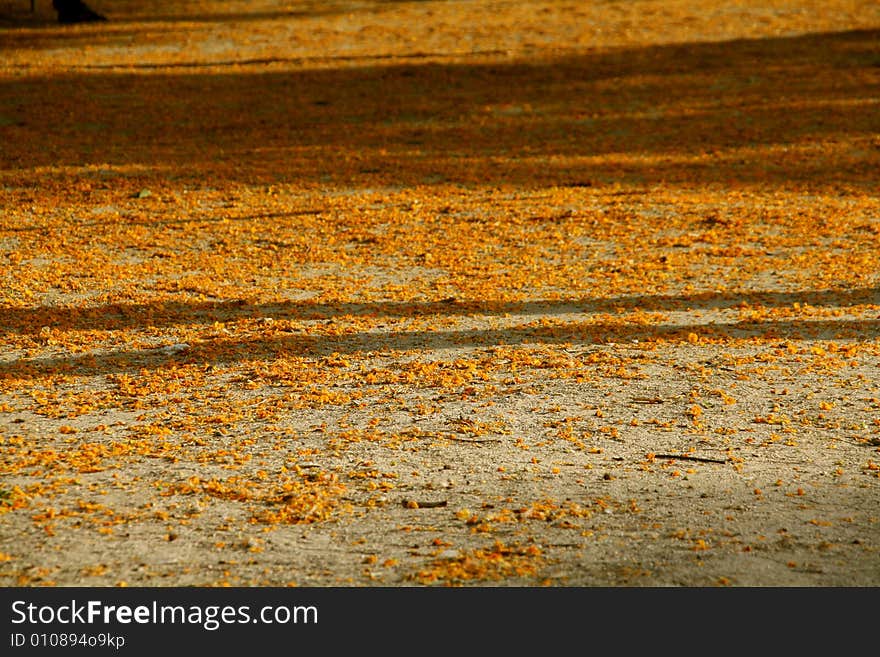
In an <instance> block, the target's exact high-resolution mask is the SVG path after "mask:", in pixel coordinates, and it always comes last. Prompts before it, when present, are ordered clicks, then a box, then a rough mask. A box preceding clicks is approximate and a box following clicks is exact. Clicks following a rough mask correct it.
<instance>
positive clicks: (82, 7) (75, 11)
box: [52, 0, 107, 23]
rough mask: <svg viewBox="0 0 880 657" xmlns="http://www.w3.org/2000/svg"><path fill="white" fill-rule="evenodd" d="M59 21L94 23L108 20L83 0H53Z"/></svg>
mask: <svg viewBox="0 0 880 657" xmlns="http://www.w3.org/2000/svg"><path fill="white" fill-rule="evenodd" d="M52 6H53V7H54V8H55V11H56V12H57V13H58V22H59V23H92V22H94V21H105V20H107V19H106V18H104V17H103V16H101V14H99V13H98V12H96V11H94V10H93V9H91V8H90V7H88V6H87V5H86V4H85V3H84V2H82V0H52Z"/></svg>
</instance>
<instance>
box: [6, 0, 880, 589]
mask: <svg viewBox="0 0 880 657" xmlns="http://www.w3.org/2000/svg"><path fill="white" fill-rule="evenodd" d="M89 4H90V6H92V7H93V8H94V9H96V10H98V11H100V12H102V13H104V14H105V15H106V16H107V18H108V19H109V20H108V21H107V22H106V23H99V24H90V25H78V26H59V25H56V24H55V23H54V15H53V13H52V11H51V4H50V3H49V2H48V0H40V1H38V2H37V11H36V12H35V13H34V14H31V13H30V11H29V4H28V3H27V2H11V1H10V2H6V1H4V2H0V49H2V50H0V340H2V343H0V344H2V348H0V584H2V585H4V586H20V587H25V586H26V587H37V586H53V585H55V586H71V585H83V586H123V585H129V586H181V585H199V586H225V585H234V586H284V585H299V586H319V587H325V586H340V585H341V586H357V587H366V586H393V587H403V586H443V585H463V586H557V587H574V586H578V587H595V586H613V587H647V586H651V587H653V586H675V587H703V586H734V587H752V586H767V587H777V586H805V587H841V586H857V587H867V586H870V587H873V586H877V585H880V275H878V262H880V195H878V190H880V186H878V185H880V5H878V3H876V2H874V1H873V0H870V1H869V0H864V1H862V0H823V1H822V2H819V1H812V0H769V1H767V0H762V1H758V0H741V1H739V2H730V1H729V0H726V1H724V2H721V1H718V2H704V1H701V0H700V1H698V0H673V1H670V0H631V1H627V0H618V1H614V0H598V1H596V2H582V1H569V0H546V1H544V0H535V1H531V2H523V1H519V0H518V1H510V0H446V1H441V0H423V1H420V2H416V1H412V2H405V1H401V2H396V1H391V0H385V1H380V0H361V1H354V0H339V1H333V0H329V1H327V2H318V1H290V2H282V1H280V0H278V1H275V0H257V1H254V2H224V1H220V0H215V1H210V0H205V1H195V2H192V1H186V2H184V1H179V2H178V1H176V0H170V1H166V0H163V1H162V2H158V1H155V2H153V1H147V0H144V1H135V0H116V1H112V2H111V1H109V0H108V1H106V2H102V1H100V0H94V1H93V2H90V3H89Z"/></svg>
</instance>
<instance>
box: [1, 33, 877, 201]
mask: <svg viewBox="0 0 880 657" xmlns="http://www.w3.org/2000/svg"><path fill="white" fill-rule="evenodd" d="M421 60H424V61H421ZM310 61H311V64H315V66H313V67H310V68H296V69H294V70H284V71H279V70H275V69H273V67H272V66H271V65H272V64H274V63H283V62H282V60H276V59H271V58H269V59H266V60H265V61H263V60H260V61H257V60H253V61H251V62H250V68H248V67H247V66H245V70H242V65H243V64H247V62H244V63H243V62H241V61H234V60H230V61H229V62H227V63H228V64H229V66H228V67H225V68H228V70H221V71H220V72H218V67H217V65H216V64H217V63H214V64H213V65H212V66H213V68H206V69H205V70H189V69H187V68H183V69H181V70H178V71H174V72H168V71H167V70H165V65H160V64H151V63H150V62H143V63H141V64H138V65H135V66H134V67H132V68H133V69H135V70H134V71H132V70H123V69H119V70H115V69H114V70H101V69H92V68H89V66H88V65H87V64H84V65H83V66H82V67H81V68H80V69H79V70H77V71H75V72H70V71H68V72H66V73H61V74H56V75H51V76H50V75H42V74H35V75H29V76H21V77H20V78H16V79H7V80H5V81H3V82H2V83H0V133H2V134H0V138H2V139H3V140H4V142H5V147H4V149H3V152H2V153H0V168H2V173H0V175H3V176H4V177H7V178H8V177H13V178H16V179H23V178H26V177H27V175H29V172H33V171H35V170H37V169H40V168H43V170H42V172H41V173H40V175H41V176H50V177H51V176H52V175H55V176H57V177H58V178H61V179H63V178H65V177H67V176H69V175H70V173H69V169H68V170H65V167H67V168H70V167H76V168H78V169H79V170H80V171H83V169H84V168H87V167H99V168H103V169H104V171H103V173H100V174H98V173H93V174H89V173H88V172H85V173H83V174H82V175H85V176H88V175H96V176H97V175H101V176H104V177H103V178H102V180H103V181H104V182H107V171H109V172H110V173H113V172H114V171H116V172H117V173H118V175H119V176H120V177H121V180H120V179H117V180H116V182H117V183H119V182H122V183H123V184H124V178H125V176H126V175H129V174H127V173H126V170H127V169H130V168H132V167H138V173H137V174H136V175H137V176H138V177H139V178H144V177H148V178H152V179H154V180H156V181H166V182H168V183H175V184H179V183H181V182H183V183H198V182H200V183H201V184H208V185H215V184H221V183H224V182H240V183H247V184H260V183H284V182H291V183H293V182H295V183H302V184H309V183H320V184H336V185H346V186H376V185H400V186H406V185H431V184H438V183H452V184H461V185H490V186H491V185H519V186H528V187H533V186H546V185H560V186H563V185H577V186H591V185H597V186H600V185H604V184H611V183H622V184H638V185H650V184H676V183H678V184H687V185H705V184H724V185H727V186H730V187H736V186H742V185H745V186H748V185H764V186H766V185H769V186H774V185H775V186H779V185H791V184H796V185H800V186H803V187H809V188H834V187H836V186H840V187H848V188H853V187H856V188H862V189H865V190H876V184H877V171H878V170H880V144H878V143H877V134H878V132H880V113H878V112H877V111H876V93H874V92H875V90H876V89H875V87H876V70H877V65H878V63H880V30H863V31H851V32H842V33H833V34H812V35H805V36H797V37H782V38H775V39H759V40H740V41H730V42H723V43H691V44H680V45H663V46H650V47H642V48H621V49H616V50H609V51H602V52H595V53H586V54H573V55H564V56H559V57H556V58H553V59H549V60H542V61H531V62H530V61H528V60H514V61H509V62H506V63H505V62H501V63H497V62H496V63H484V64H457V63H442V62H438V61H436V60H434V59H433V58H432V56H431V55H430V54H427V55H425V54H422V55H415V56H414V57H413V59H412V61H410V62H409V63H403V64H401V63H399V62H395V61H390V59H389V61H388V62H383V61H381V58H379V59H376V58H373V60H372V61H371V60H370V58H365V59H358V58H356V57H348V58H347V57H340V56H334V55H332V54H328V55H327V56H326V57H319V58H315V59H314V60H310ZM310 61H307V60H305V59H292V60H287V61H286V63H290V64H297V63H301V64H309V63H310ZM386 64H387V65H386ZM186 66H189V64H187V65H186ZM223 68H224V67H223V66H220V67H219V69H223ZM138 69H140V70H138ZM53 172H55V173H54V174H53ZM132 175H135V174H132ZM112 183H113V180H112V178H111V180H110V182H109V183H107V184H112Z"/></svg>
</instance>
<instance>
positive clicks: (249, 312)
mask: <svg viewBox="0 0 880 657" xmlns="http://www.w3.org/2000/svg"><path fill="white" fill-rule="evenodd" d="M878 295H880V291H878V290H874V289H861V290H851V291H846V292H832V291H821V290H817V291H810V292H805V293H803V294H784V293H775V292H774V293H754V294H737V295H716V294H702V295H695V296H675V295H659V296H656V297H651V296H628V297H620V298H615V299H607V300H601V301H596V300H590V299H573V300H565V301H540V302H523V303H507V302H498V303H493V302H485V303H476V302H475V303H456V302H446V303H444V302H439V303H364V304H342V305H325V304H320V303H311V302H297V303H290V304H265V305H248V304H246V303H214V304H205V303H194V304H189V303H156V304H139V305H131V306H123V305H113V306H107V307H102V308H67V309H64V308H43V309H38V310H36V311H20V310H17V311H15V312H14V313H12V315H7V317H6V319H5V320H4V322H3V328H4V330H6V331H7V332H16V333H36V332H38V331H39V330H40V327H41V326H49V327H50V328H54V329H59V330H107V331H111V330H122V329H132V328H137V327H141V328H147V327H155V326H169V325H194V324H200V325H210V324H212V323H214V322H216V321H222V322H229V321H234V320H238V319H244V318H261V319H262V318H267V317H270V318H273V319H297V320H330V321H332V320H338V319H344V318H346V317H398V318H419V317H422V318H424V317H453V316H485V315H496V316H497V315H500V314H519V315H529V314H535V315H542V316H547V315H551V314H554V313H557V314H561V313H566V314H570V313H591V312H601V313H609V312H614V311H615V309H616V310H617V311H618V312H619V311H620V310H621V309H626V308H639V309H643V310H670V309H673V308H677V309H680V310H683V309H717V308H729V307H734V306H739V305H741V304H743V303H747V304H754V305H762V306H777V307H784V306H790V305H791V304H792V303H794V302H795V301H798V302H800V303H809V304H811V305H825V304H827V305H835V306H846V305H853V304H862V303H876V302H877V301H878ZM28 313H30V314H28ZM10 318H11V319H12V322H10ZM43 322H47V323H46V324H42V323H43ZM319 333H320V330H317V331H316V332H315V334H314V335H305V334H301V333H290V332H284V331H282V332H281V333H280V334H279V333H276V334H274V335H272V336H271V337H261V336H254V335H252V334H251V335H245V336H243V337H239V338H236V337H234V336H232V337H217V338H211V339H208V340H199V341H198V342H197V343H196V344H194V345H190V346H188V347H187V348H185V349H182V350H180V351H177V350H175V349H174V348H172V349H170V350H169V349H163V348H156V349H115V350H111V351H110V352H109V353H107V352H101V353H85V354H73V355H53V356H43V357H37V358H21V359H18V360H15V361H11V362H6V363H0V379H7V380H28V379H32V378H39V377H43V376H49V375H58V374H70V375H105V374H112V373H117V372H124V371H129V370H132V369H142V368H149V369H154V368H161V367H166V366H173V365H176V364H181V363H196V364H220V363H230V362H237V361H252V360H273V359H275V358H279V357H285V356H307V357H321V356H328V355H331V354H353V353H359V352H362V353H369V352H372V353H375V352H389V351H391V352H402V351H407V350H425V349H427V350H444V349H456V348H467V347H484V348H488V347H493V346H503V345H529V344H551V345H552V344H557V345H559V344H566V345H568V344H570V345H601V344H606V343H609V342H613V343H621V344H626V343H631V342H634V341H637V342H640V343H650V342H652V341H658V340H659V341H666V342H679V343H688V342H690V341H691V340H692V339H693V335H696V336H697V337H698V338H705V339H708V340H720V341H725V340H732V339H742V338H750V337H759V338H761V339H763V340H780V341H784V340H832V339H833V340H844V341H855V340H858V341H864V340H875V339H877V338H878V337H880V319H802V320H801V319H798V320H791V319H780V320H754V321H753V320H745V321H737V322H733V323H729V324H724V323H716V322H702V323H701V322H693V323H662V322H658V323H656V324H650V325H645V324H643V323H633V322H631V321H628V320H627V318H626V316H625V315H622V316H621V317H620V318H619V319H614V318H612V319H609V318H608V317H607V315H603V316H602V317H601V318H600V319H598V320H597V319H595V318H590V317H584V318H583V319H567V320H565V319H561V320H560V321H558V322H553V323H551V324H550V325H540V326H538V325H534V324H533V323H530V322H528V321H526V323H520V324H516V325H511V326H509V327H505V328H497V327H492V328H462V329H455V328H453V329H438V330H386V329H384V328H383V329H376V330H362V331H360V332H353V333H345V334H343V335H332V336H331V335H320V334H319Z"/></svg>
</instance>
